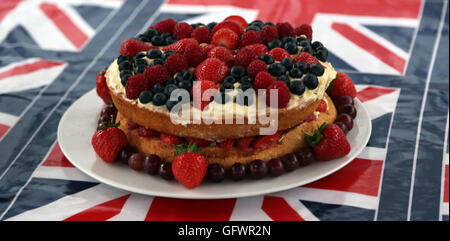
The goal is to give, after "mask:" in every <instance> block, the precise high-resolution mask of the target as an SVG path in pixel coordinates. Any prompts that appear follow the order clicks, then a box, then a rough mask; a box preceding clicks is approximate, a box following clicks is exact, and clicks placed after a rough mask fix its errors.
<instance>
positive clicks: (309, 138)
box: [303, 123, 328, 147]
mask: <svg viewBox="0 0 450 241" xmlns="http://www.w3.org/2000/svg"><path fill="white" fill-rule="evenodd" d="M327 127H328V125H327V124H326V123H323V124H322V125H321V126H320V127H318V128H317V129H316V130H314V133H313V134H309V133H307V132H305V131H303V133H304V134H305V135H306V137H305V138H306V143H308V145H309V146H310V147H314V146H316V145H317V143H319V141H320V140H322V138H323V135H322V131H323V130H324V129H325V128H327Z"/></svg>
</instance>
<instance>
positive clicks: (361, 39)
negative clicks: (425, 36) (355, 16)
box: [331, 23, 406, 74]
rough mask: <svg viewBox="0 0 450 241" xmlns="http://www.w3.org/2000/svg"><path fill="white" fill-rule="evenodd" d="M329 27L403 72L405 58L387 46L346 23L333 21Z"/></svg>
mask: <svg viewBox="0 0 450 241" xmlns="http://www.w3.org/2000/svg"><path fill="white" fill-rule="evenodd" d="M331 28H332V29H334V30H336V31H337V32H338V33H340V34H341V35H342V36H344V37H345V38H347V39H348V40H350V41H352V42H353V43H354V44H356V45H357V46H359V47H360V48H362V49H364V50H366V51H367V52H369V53H371V54H372V55H373V56H375V57H377V58H378V59H380V60H381V61H382V62H384V63H385V64H387V65H389V66H391V67H392V68H394V69H395V70H397V71H398V72H400V73H402V74H403V71H404V70H405V66H406V60H405V59H403V58H401V57H400V56H398V55H397V54H395V53H394V52H392V51H391V50H389V49H388V48H386V47H384V46H383V45H381V44H379V43H377V42H376V41H374V40H372V39H371V38H369V37H367V36H365V35H364V34H362V33H360V32H358V31H357V30H355V29H354V28H352V27H351V26H349V25H347V24H343V23H333V24H332V25H331Z"/></svg>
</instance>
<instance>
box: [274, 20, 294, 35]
mask: <svg viewBox="0 0 450 241" xmlns="http://www.w3.org/2000/svg"><path fill="white" fill-rule="evenodd" d="M275 27H276V28H277V30H278V35H279V37H280V39H281V38H283V37H286V36H291V37H295V31H294V28H293V27H292V26H291V25H290V24H289V23H288V22H284V23H277V24H276V25H275Z"/></svg>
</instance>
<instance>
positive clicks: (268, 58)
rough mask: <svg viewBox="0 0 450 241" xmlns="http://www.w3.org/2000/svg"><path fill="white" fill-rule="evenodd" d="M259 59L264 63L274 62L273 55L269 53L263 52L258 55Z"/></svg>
mask: <svg viewBox="0 0 450 241" xmlns="http://www.w3.org/2000/svg"><path fill="white" fill-rule="evenodd" d="M259 59H260V60H262V61H264V62H265V63H266V64H273V62H274V60H273V57H272V55H270V54H263V55H261V57H259Z"/></svg>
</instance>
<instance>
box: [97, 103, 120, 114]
mask: <svg viewBox="0 0 450 241" xmlns="http://www.w3.org/2000/svg"><path fill="white" fill-rule="evenodd" d="M116 114H117V109H116V107H115V106H114V105H112V104H111V105H105V106H104V107H103V108H102V110H101V112H100V115H101V116H103V115H107V116H111V115H112V116H116Z"/></svg>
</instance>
